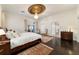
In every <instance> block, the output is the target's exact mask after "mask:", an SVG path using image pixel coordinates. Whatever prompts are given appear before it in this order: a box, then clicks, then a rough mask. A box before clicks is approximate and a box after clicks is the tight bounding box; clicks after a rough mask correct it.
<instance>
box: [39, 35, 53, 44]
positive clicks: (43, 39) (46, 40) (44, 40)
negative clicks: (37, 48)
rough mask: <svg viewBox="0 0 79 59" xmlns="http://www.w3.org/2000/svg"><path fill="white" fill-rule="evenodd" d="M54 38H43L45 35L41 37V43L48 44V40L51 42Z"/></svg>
mask: <svg viewBox="0 0 79 59" xmlns="http://www.w3.org/2000/svg"><path fill="white" fill-rule="evenodd" d="M53 38H54V37H52V36H45V35H42V39H41V40H42V42H43V43H47V42H49V41H50V40H52V39H53Z"/></svg>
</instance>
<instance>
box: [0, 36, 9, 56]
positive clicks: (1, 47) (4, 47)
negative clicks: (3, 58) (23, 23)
mask: <svg viewBox="0 0 79 59" xmlns="http://www.w3.org/2000/svg"><path fill="white" fill-rule="evenodd" d="M9 54H10V40H9V39H7V38H6V37H5V36H3V37H2V38H1V39H0V55H9Z"/></svg>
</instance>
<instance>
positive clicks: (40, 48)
mask: <svg viewBox="0 0 79 59" xmlns="http://www.w3.org/2000/svg"><path fill="white" fill-rule="evenodd" d="M53 50H54V49H53V48H51V47H48V46H47V45H45V44H43V43H39V44H37V45H35V46H33V47H31V48H29V49H26V50H24V51H22V52H20V53H18V55H48V54H50V53H51V52H52V51H53Z"/></svg>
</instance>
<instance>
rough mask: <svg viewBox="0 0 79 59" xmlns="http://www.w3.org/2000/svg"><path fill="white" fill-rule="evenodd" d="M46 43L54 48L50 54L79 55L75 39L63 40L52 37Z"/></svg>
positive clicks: (78, 47)
mask: <svg viewBox="0 0 79 59" xmlns="http://www.w3.org/2000/svg"><path fill="white" fill-rule="evenodd" d="M46 45H48V46H50V47H53V48H54V51H52V52H51V53H50V55H79V43H78V42H76V41H73V42H72V41H63V40H61V39H59V38H54V39H52V40H51V41H49V42H48V43H46Z"/></svg>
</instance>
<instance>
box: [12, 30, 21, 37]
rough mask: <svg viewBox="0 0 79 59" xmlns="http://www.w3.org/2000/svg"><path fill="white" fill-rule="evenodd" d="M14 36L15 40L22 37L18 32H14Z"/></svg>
mask: <svg viewBox="0 0 79 59" xmlns="http://www.w3.org/2000/svg"><path fill="white" fill-rule="evenodd" d="M12 34H13V36H14V38H16V37H20V35H19V34H18V33H17V32H16V31H12Z"/></svg>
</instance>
